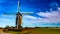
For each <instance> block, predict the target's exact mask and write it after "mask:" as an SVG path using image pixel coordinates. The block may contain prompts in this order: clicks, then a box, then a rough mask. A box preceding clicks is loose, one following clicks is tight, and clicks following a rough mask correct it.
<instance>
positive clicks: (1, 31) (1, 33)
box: [0, 29, 11, 34]
mask: <svg viewBox="0 0 60 34" xmlns="http://www.w3.org/2000/svg"><path fill="white" fill-rule="evenodd" d="M0 34H11V33H6V32H3V29H0Z"/></svg>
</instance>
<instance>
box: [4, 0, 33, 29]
mask: <svg viewBox="0 0 60 34" xmlns="http://www.w3.org/2000/svg"><path fill="white" fill-rule="evenodd" d="M32 13H33V12H22V13H21V12H20V1H19V0H18V12H17V13H13V14H16V29H20V28H22V15H23V14H25V15H28V14H32ZM4 14H5V15H6V14H7V15H9V14H11V15H13V14H12V13H4Z"/></svg>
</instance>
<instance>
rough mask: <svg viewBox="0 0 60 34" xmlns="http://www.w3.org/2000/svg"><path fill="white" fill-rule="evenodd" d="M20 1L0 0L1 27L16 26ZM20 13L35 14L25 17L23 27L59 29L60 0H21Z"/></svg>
mask: <svg viewBox="0 0 60 34" xmlns="http://www.w3.org/2000/svg"><path fill="white" fill-rule="evenodd" d="M17 7H18V0H0V27H5V26H6V25H9V26H15V22H16V21H15V18H16V15H14V14H12V15H9V14H7V15H4V14H3V13H16V12H17V11H18V10H17ZM20 12H33V13H32V14H31V15H23V14H22V15H23V17H22V26H23V27H36V26H37V27H47V26H48V27H52V26H53V27H56V26H57V27H59V26H60V0H20Z"/></svg>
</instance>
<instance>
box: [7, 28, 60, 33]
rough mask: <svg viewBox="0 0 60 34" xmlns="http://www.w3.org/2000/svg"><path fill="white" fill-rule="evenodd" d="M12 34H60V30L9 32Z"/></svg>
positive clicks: (39, 29) (45, 29)
mask: <svg viewBox="0 0 60 34" xmlns="http://www.w3.org/2000/svg"><path fill="white" fill-rule="evenodd" d="M8 33H11V34H60V28H54V29H52V28H33V29H25V30H23V31H21V32H17V31H9V32H8Z"/></svg>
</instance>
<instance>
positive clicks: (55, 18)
mask: <svg viewBox="0 0 60 34" xmlns="http://www.w3.org/2000/svg"><path fill="white" fill-rule="evenodd" d="M37 15H39V16H43V17H47V18H42V19H40V20H42V21H43V22H47V23H50V22H54V23H55V22H56V23H57V22H60V9H59V8H58V10H57V11H53V10H50V12H46V13H45V12H40V13H37ZM40 20H39V21H40Z"/></svg>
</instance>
